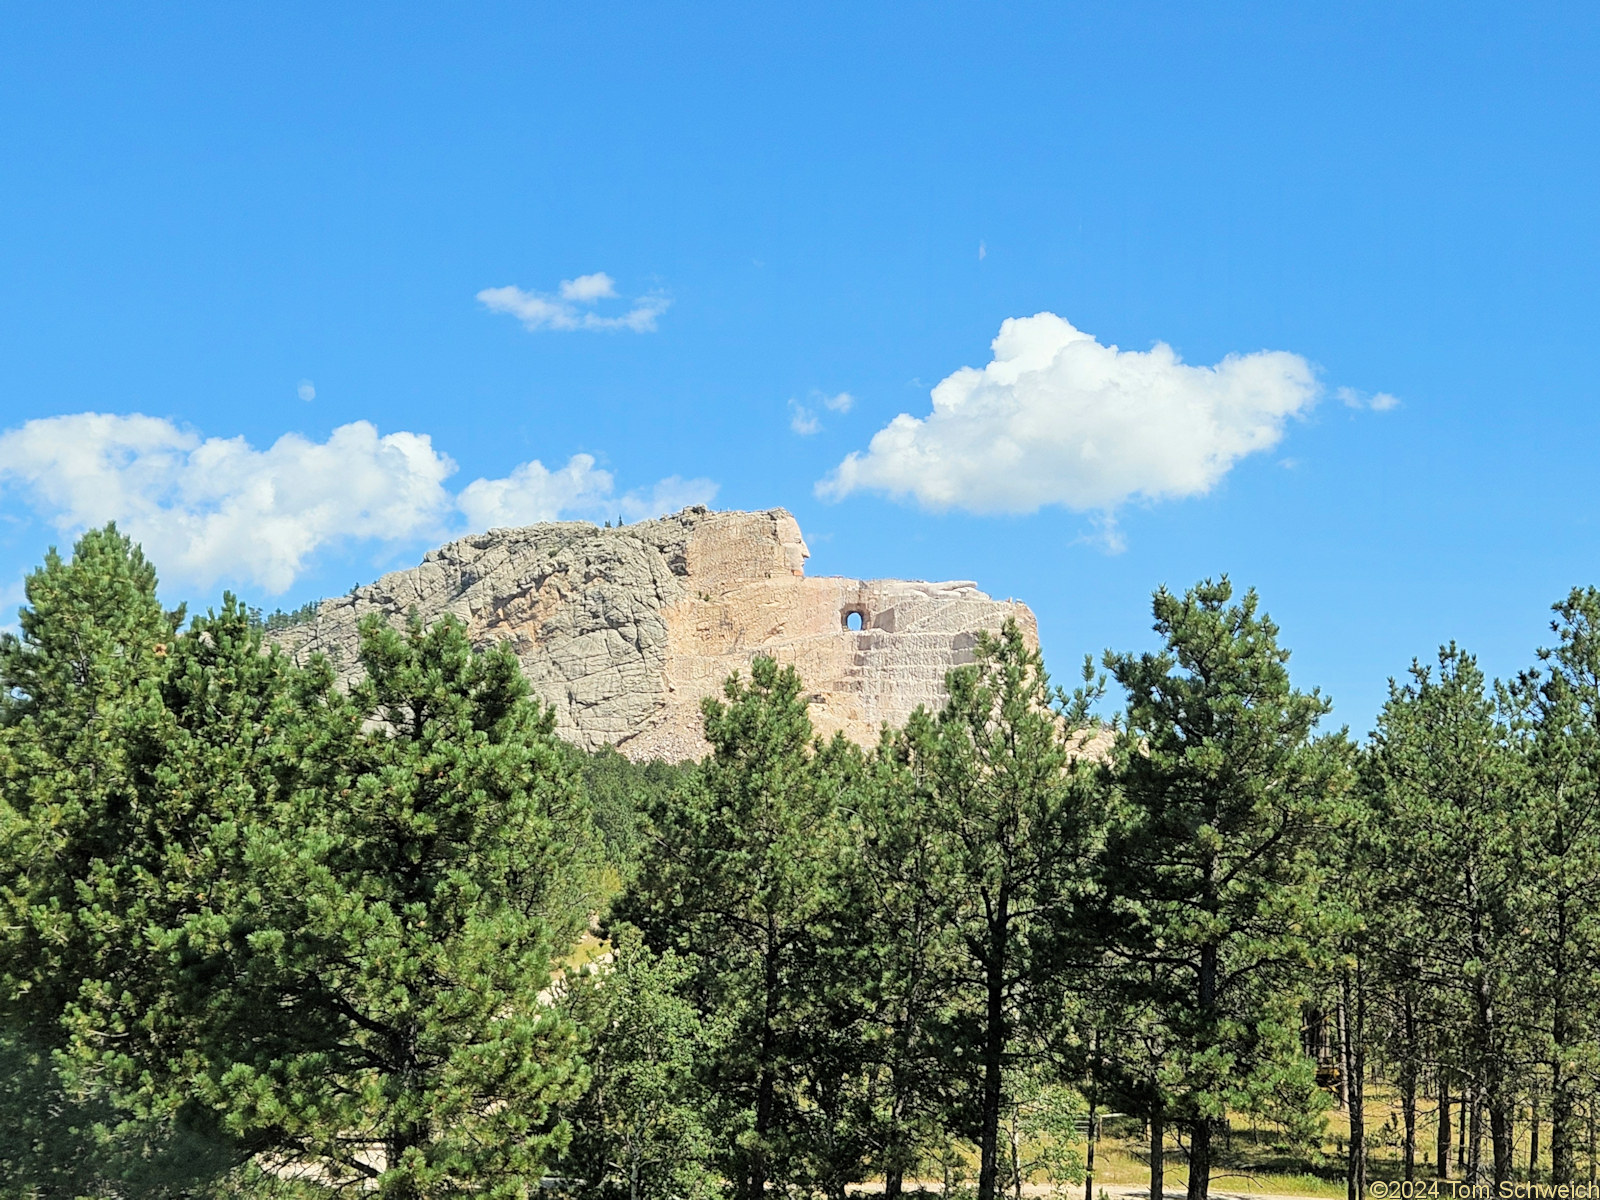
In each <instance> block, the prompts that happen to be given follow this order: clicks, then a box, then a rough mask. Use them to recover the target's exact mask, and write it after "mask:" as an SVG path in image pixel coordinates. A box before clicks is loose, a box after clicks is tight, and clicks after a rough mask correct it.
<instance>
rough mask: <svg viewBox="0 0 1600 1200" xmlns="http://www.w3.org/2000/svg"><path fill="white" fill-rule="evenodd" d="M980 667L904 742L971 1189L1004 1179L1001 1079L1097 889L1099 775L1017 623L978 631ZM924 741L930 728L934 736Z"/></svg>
mask: <svg viewBox="0 0 1600 1200" xmlns="http://www.w3.org/2000/svg"><path fill="white" fill-rule="evenodd" d="M976 658H977V661H976V663H975V664H974V665H973V666H971V667H963V668H959V669H957V670H955V671H953V672H951V673H950V675H949V678H948V686H949V691H950V698H949V700H948V702H947V703H946V705H945V707H944V709H943V710H942V711H941V713H940V714H939V718H938V721H937V724H936V725H935V726H934V727H933V728H932V729H931V730H927V731H924V732H923V733H922V734H921V736H912V737H911V738H910V740H909V745H910V747H911V769H912V770H913V771H916V772H918V773H919V774H920V775H921V780H922V786H924V787H925V788H926V789H927V801H926V805H925V808H924V811H923V812H922V813H921V814H920V815H921V817H922V819H924V820H925V821H926V822H927V824H928V827H929V829H930V830H931V831H932V833H933V836H934V837H935V838H936V839H937V841H936V849H935V853H936V857H935V858H934V859H933V860H932V861H930V863H929V864H928V866H929V873H928V877H927V879H926V880H925V882H924V885H923V886H925V887H927V888H929V889H934V890H937V891H938V892H939V893H940V894H942V895H944V896H946V897H947V898H948V903H947V907H946V909H945V911H944V914H943V915H944V919H945V920H946V921H947V922H948V923H949V924H948V934H949V936H950V938H951V940H952V941H953V943H954V944H955V946H956V947H957V948H958V953H959V962H960V966H959V972H958V978H959V980H960V987H959V988H958V989H957V990H956V991H955V992H954V994H953V995H952V996H951V998H950V1001H949V1004H950V1007H951V1010H952V1014H953V1019H952V1020H950V1021H949V1022H948V1023H947V1034H946V1036H947V1038H948V1039H949V1041H948V1045H947V1053H950V1054H952V1055H953V1056H954V1057H955V1058H956V1059H957V1060H959V1061H960V1062H961V1064H962V1068H961V1074H962V1076H964V1078H963V1080H962V1084H963V1090H964V1091H965V1093H966V1094H965V1095H964V1096H962V1097H961V1098H960V1099H961V1102H962V1104H963V1107H964V1108H965V1111H966V1112H967V1113H969V1114H970V1125H969V1126H968V1127H967V1128H966V1129H964V1130H963V1132H966V1133H969V1134H970V1136H972V1137H973V1139H974V1140H975V1141H976V1142H977V1144H978V1150H979V1166H978V1196H979V1198H980V1200H993V1197H994V1196H995V1195H996V1194H997V1191H998V1188H999V1186H1000V1174H1001V1165H1002V1152H1003V1148H1002V1146H1001V1120H1002V1117H1003V1115H1004V1114H1005V1113H1006V1112H1007V1110H1008V1108H1009V1107H1010V1106H1011V1105H1012V1104H1013V1103H1014V1097H1011V1096H1008V1094H1007V1088H1006V1079H1007V1073H1008V1071H1009V1072H1013V1073H1015V1069H1016V1068H1017V1067H1018V1066H1019V1065H1020V1064H1021V1063H1022V1062H1023V1060H1024V1059H1025V1058H1026V1057H1028V1055H1029V1054H1031V1053H1032V1049H1033V1046H1034V1044H1035V1039H1036V1036H1037V1032H1038V1030H1039V1028H1040V1027H1042V1026H1043V1025H1045V1024H1048V1023H1049V1022H1051V1021H1053V1020H1054V1019H1055V1015H1056V1012H1057V1008H1058V1006H1059V1002H1060V997H1059V992H1058V988H1057V980H1056V979H1055V978H1054V977H1053V974H1054V973H1053V971H1052V969H1051V968H1052V967H1053V966H1054V965H1055V962H1054V958H1053V950H1054V947H1055V944H1056V942H1057V940H1058V939H1059V938H1060V937H1061V934H1062V932H1063V930H1066V929H1070V928H1072V927H1074V926H1075V923H1076V917H1075V916H1074V913H1075V910H1076V908H1077V905H1078V904H1079V902H1080V901H1081V900H1082V899H1083V897H1084V895H1085V893H1086V889H1088V888H1089V887H1090V886H1091V884H1092V879H1093V872H1092V869H1091V863H1092V861H1093V855H1094V853H1095V852H1096V850H1097V849H1098V843H1097V838H1098V836H1099V832H1100V829H1099V811H1098V805H1097V792H1096V788H1095V784H1096V782H1097V781H1098V778H1099V773H1098V769H1097V768H1096V767H1094V766H1093V764H1091V763H1089V762H1088V761H1087V760H1086V759H1084V758H1082V757H1079V756H1078V755H1077V754H1076V753H1075V751H1076V750H1077V748H1078V746H1079V743H1080V742H1081V740H1082V737H1083V734H1084V732H1085V729H1084V726H1085V723H1086V721H1087V713H1086V705H1080V706H1079V707H1078V708H1076V709H1074V710H1073V711H1069V712H1063V711H1062V710H1061V709H1060V708H1058V707H1057V704H1056V701H1057V696H1056V694H1055V693H1053V692H1052V691H1051V688H1050V684H1049V679H1048V677H1047V676H1046V674H1045V671H1044V664H1043V660H1042V659H1041V657H1040V655H1039V652H1038V651H1037V650H1033V649H1030V648H1029V647H1028V645H1027V643H1026V642H1025V641H1024V639H1023V635H1022V632H1021V630H1020V629H1019V628H1018V627H1017V625H1016V622H1015V621H1010V620H1008V621H1007V622H1006V624H1005V625H1004V627H1003V628H1002V629H1001V632H1000V634H999V636H998V637H993V636H990V635H988V634H983V635H980V637H979V640H978V645H977V650H976ZM930 735H931V736H930Z"/></svg>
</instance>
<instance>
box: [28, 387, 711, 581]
mask: <svg viewBox="0 0 1600 1200" xmlns="http://www.w3.org/2000/svg"><path fill="white" fill-rule="evenodd" d="M455 470H456V464H455V463H454V462H453V461H452V460H451V459H450V457H449V456H448V455H446V454H444V453H442V452H440V451H438V450H436V449H434V447H433V443H432V440H431V439H430V438H429V437H428V436H427V435H426V434H418V433H408V432H404V431H401V432H396V433H389V434H380V433H379V432H378V430H377V429H376V428H375V427H374V426H373V425H371V424H370V423H369V422H366V421H356V422H353V423H351V424H349V425H342V426H340V427H339V428H337V429H335V430H334V431H333V432H332V433H331V434H330V435H329V436H328V439H327V440H326V441H324V442H315V441H312V440H310V439H309V438H306V437H304V436H302V435H300V434H297V433H289V434H285V435H284V436H282V437H280V438H279V439H278V440H277V441H276V442H274V443H273V444H272V445H271V446H269V447H267V448H266V449H264V450H258V449H256V448H254V447H252V446H251V445H250V444H249V443H248V442H246V441H245V439H244V438H242V437H236V438H217V437H210V438H207V437H202V436H201V435H200V434H198V433H196V432H194V431H193V430H189V429H185V428H183V427H181V426H178V425H175V424H174V423H172V422H171V421H167V420H164V419H162V418H159V417H147V416H142V415H139V414H133V415H128V416H121V415H115V414H108V413H78V414H75V415H72V416H62V417H49V418H42V419H39V420H35V421H29V422H27V423H26V424H24V425H21V426H18V427H17V428H15V429H11V430H8V431H6V432H4V433H0V483H4V484H7V485H9V486H10V487H11V488H12V489H13V490H15V491H17V492H20V493H21V494H22V495H24V496H25V497H26V499H27V500H28V502H29V504H30V506H31V507H32V508H33V509H34V510H35V511H36V512H38V513H39V514H40V515H41V516H42V517H44V518H45V519H46V520H47V521H49V523H50V524H51V525H53V526H54V527H55V528H56V529H57V530H59V531H60V532H61V533H62V534H63V535H64V536H72V535H75V534H76V533H78V532H81V531H82V530H84V529H87V528H89V527H91V526H95V525H100V524H103V523H105V522H106V521H116V522H117V523H118V525H119V526H120V527H121V528H122V529H123V530H124V531H125V532H127V533H129V534H130V535H132V536H133V537H134V538H135V539H136V540H138V541H139V542H141V543H142V544H143V545H144V547H145V550H146V551H147V552H148V553H149V554H150V556H151V557H152V559H154V561H155V562H156V563H157V564H158V565H159V566H160V567H161V568H162V570H163V571H164V573H165V574H167V575H168V576H169V577H174V578H177V579H181V580H183V581H185V582H188V583H191V584H194V585H198V586H200V587H211V586H212V585H214V584H215V583H217V582H218V581H221V580H239V581H247V582H249V583H251V584H253V585H255V586H257V587H260V588H261V589H263V590H264V591H266V592H268V593H272V594H276V593H279V592H283V591H285V590H287V589H288V588H289V587H291V586H292V585H293V583H294V581H295V579H296V578H297V577H298V576H299V575H300V573H301V572H302V571H303V570H304V569H305V568H306V566H307V565H308V564H309V562H310V559H311V557H312V556H313V555H314V554H315V553H316V552H317V551H319V550H323V549H325V548H328V547H331V546H336V545H339V544H341V543H345V542H360V541H369V542H379V543H387V544H391V545H392V544H402V543H407V542H414V541H417V540H419V539H430V540H442V539H444V538H446V537H449V536H453V535H457V534H460V533H463V532H466V531H468V530H472V529H486V528H489V527H491V526H495V525H526V524H533V523H534V522H537V521H547V520H552V519H554V518H556V517H558V516H582V517H590V518H594V519H598V518H600V517H601V516H602V515H604V514H609V513H611V512H616V511H619V510H620V511H621V512H625V513H628V514H629V515H630V518H631V519H634V520H637V519H640V518H643V517H649V516H658V515H660V514H661V513H663V512H670V511H673V510H675V509H677V508H681V507H683V506H684V505H686V504H703V503H707V502H708V501H709V500H710V499H711V498H712V497H713V496H714V495H715V494H716V485H715V484H714V483H712V482H711V481H709V480H705V479H693V480H683V479H681V478H679V477H678V476H671V477H669V478H667V479H663V480H661V481H660V482H659V483H657V484H656V485H655V486H654V487H653V488H651V489H636V490H634V491H630V492H627V493H624V494H622V495H620V496H619V495H617V493H616V490H615V481H614V479H613V477H612V475H611V473H610V472H609V471H605V470H602V469H600V468H598V467H597V466H596V465H595V460H594V458H593V457H591V456H590V455H587V454H576V455H573V456H572V458H571V459H570V460H568V462H567V464H566V465H565V466H564V467H560V468H558V469H557V470H554V471H552V470H549V469H547V468H546V467H545V466H544V465H543V464H542V463H540V462H538V461H537V460H535V461H533V462H528V463H523V464H522V465H520V466H518V467H516V468H515V469H514V470H512V471H511V473H510V474H509V475H507V476H505V477H504V478H499V479H476V480H473V481H472V482H471V483H469V484H468V485H467V486H466V487H465V488H463V489H462V490H461V491H460V493H459V494H457V493H452V492H451V491H450V490H449V489H448V488H446V486H445V481H446V480H447V479H449V477H450V476H451V475H453V474H454V473H455ZM463 518H464V521H465V526H464V527H463Z"/></svg>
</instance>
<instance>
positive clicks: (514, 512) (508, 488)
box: [456, 454, 613, 529]
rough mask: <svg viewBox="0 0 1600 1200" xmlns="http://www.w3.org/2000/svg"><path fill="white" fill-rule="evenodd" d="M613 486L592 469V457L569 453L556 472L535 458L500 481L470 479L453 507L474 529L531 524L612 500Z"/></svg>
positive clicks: (604, 473) (602, 473) (605, 473)
mask: <svg viewBox="0 0 1600 1200" xmlns="http://www.w3.org/2000/svg"><path fill="white" fill-rule="evenodd" d="M612 485H613V480H612V477H611V472H610V471H601V470H596V469H595V465H594V458H593V456H592V455H588V454H574V455H573V456H572V457H571V458H570V459H568V460H567V465H566V466H564V467H562V468H561V469H560V470H556V471H551V470H549V469H547V468H546V467H545V465H544V464H543V463H541V462H540V461H539V460H538V459H534V460H533V461H532V462H526V463H523V464H522V465H521V466H520V467H518V468H517V469H516V470H514V471H512V472H511V474H510V475H508V476H506V477H505V478H504V479H475V480H473V481H472V482H471V483H469V484H467V486H466V487H464V488H462V489H461V495H460V497H459V498H458V499H457V501H456V504H457V506H458V507H459V508H460V509H461V511H462V512H463V513H464V514H466V518H467V524H468V525H469V526H471V527H472V528H473V529H494V528H496V527H497V526H499V527H511V526H516V525H536V524H538V523H539V522H540V521H554V520H555V519H556V518H557V517H559V516H560V515H561V514H562V513H563V512H570V511H572V510H573V509H585V508H592V507H594V505H596V504H597V503H599V502H600V501H602V500H606V499H608V498H609V497H610V496H611V490H612Z"/></svg>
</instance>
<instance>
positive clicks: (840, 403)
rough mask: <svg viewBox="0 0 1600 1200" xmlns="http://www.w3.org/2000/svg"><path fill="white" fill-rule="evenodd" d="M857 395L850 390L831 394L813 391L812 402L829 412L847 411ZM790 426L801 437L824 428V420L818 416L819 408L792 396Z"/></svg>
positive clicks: (790, 401) (808, 435)
mask: <svg viewBox="0 0 1600 1200" xmlns="http://www.w3.org/2000/svg"><path fill="white" fill-rule="evenodd" d="M855 402H856V400H855V397H854V396H852V395H851V394H850V393H849V392H839V393H837V394H835V395H832V396H829V395H825V394H824V393H822V392H812V393H811V403H812V404H820V405H821V406H822V407H823V408H825V409H827V410H828V411H829V412H836V413H847V412H849V411H850V409H851V407H852V406H853V405H854V404H855ZM789 428H790V429H792V430H794V432H796V433H798V434H799V435H800V436H801V437H810V436H811V435H812V434H814V433H818V432H820V431H821V429H822V420H821V418H819V417H818V416H817V410H816V409H815V408H812V407H811V405H809V404H802V403H800V401H798V400H795V399H793V398H791V399H790V400H789Z"/></svg>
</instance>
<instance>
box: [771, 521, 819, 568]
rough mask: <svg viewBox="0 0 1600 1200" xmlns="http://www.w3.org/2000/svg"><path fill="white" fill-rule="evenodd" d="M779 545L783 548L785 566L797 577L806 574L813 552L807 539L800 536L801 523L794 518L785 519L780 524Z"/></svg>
mask: <svg viewBox="0 0 1600 1200" xmlns="http://www.w3.org/2000/svg"><path fill="white" fill-rule="evenodd" d="M778 544H779V545H780V546H782V547H783V560H784V565H785V566H787V567H788V568H789V570H790V571H791V572H792V573H793V574H795V575H804V574H805V573H806V559H808V558H810V557H811V551H810V550H809V549H807V548H806V540H805V538H803V537H801V536H800V522H798V521H796V520H795V519H794V518H793V517H783V518H782V519H780V520H779V522H778Z"/></svg>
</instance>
